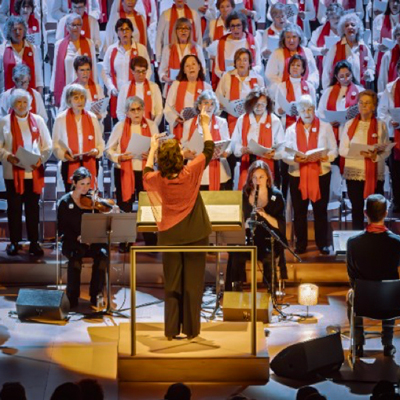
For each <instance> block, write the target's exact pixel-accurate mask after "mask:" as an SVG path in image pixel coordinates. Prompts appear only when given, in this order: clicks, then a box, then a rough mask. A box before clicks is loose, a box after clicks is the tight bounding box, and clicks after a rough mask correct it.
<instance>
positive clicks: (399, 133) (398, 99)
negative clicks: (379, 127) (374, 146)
mask: <svg viewBox="0 0 400 400" xmlns="http://www.w3.org/2000/svg"><path fill="white" fill-rule="evenodd" d="M393 103H394V106H395V108H399V107H400V85H399V80H397V82H396V83H395V84H394V88H393ZM394 141H395V142H396V145H395V147H394V150H393V154H394V159H395V160H397V161H400V129H395V130H394Z"/></svg>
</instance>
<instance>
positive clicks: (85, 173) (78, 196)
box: [57, 167, 108, 308]
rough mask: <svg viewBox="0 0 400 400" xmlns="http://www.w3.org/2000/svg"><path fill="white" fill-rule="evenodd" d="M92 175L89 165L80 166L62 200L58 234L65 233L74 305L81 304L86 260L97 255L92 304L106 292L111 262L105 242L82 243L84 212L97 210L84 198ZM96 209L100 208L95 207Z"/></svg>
mask: <svg viewBox="0 0 400 400" xmlns="http://www.w3.org/2000/svg"><path fill="white" fill-rule="evenodd" d="M91 178H92V176H91V174H90V172H89V170H88V169H86V168H85V167H79V168H78V169H76V170H75V171H74V173H73V175H72V177H71V179H72V191H71V192H68V193H66V194H65V195H64V196H63V197H62V198H61V199H60V201H59V203H58V209H57V220H58V234H59V235H60V236H62V242H63V245H62V253H63V254H64V256H65V257H67V258H68V272H67V297H68V299H69V302H70V305H71V308H75V307H77V306H78V299H79V296H80V285H81V270H82V259H83V258H84V257H91V258H93V266H92V278H91V280H90V288H89V295H90V303H91V304H92V305H96V301H97V299H96V298H97V295H98V294H99V293H102V291H103V287H104V281H105V271H106V268H107V262H108V253H107V247H106V245H105V244H97V243H95V244H90V245H89V244H85V243H82V242H81V224H82V215H83V214H85V213H88V212H90V213H91V212H93V210H92V209H90V208H87V207H86V206H85V205H84V204H83V200H82V197H85V195H87V194H88V192H89V189H90V182H91ZM95 211H96V210H95Z"/></svg>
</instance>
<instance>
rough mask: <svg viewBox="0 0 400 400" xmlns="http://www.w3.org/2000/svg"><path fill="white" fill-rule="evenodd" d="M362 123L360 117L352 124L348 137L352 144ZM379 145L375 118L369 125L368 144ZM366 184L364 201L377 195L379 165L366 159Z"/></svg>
mask: <svg viewBox="0 0 400 400" xmlns="http://www.w3.org/2000/svg"><path fill="white" fill-rule="evenodd" d="M359 122H360V115H357V117H355V118H354V120H353V122H352V124H351V125H350V127H349V131H348V132H347V135H348V137H349V140H350V142H351V141H352V139H353V137H354V134H355V133H356V130H357V126H358V123H359ZM376 143H378V121H377V119H376V118H375V117H374V116H373V117H372V119H371V122H370V124H369V129H368V138H367V144H369V145H372V144H376ZM364 162H365V184H364V199H366V198H367V197H368V196H369V195H370V194H374V193H375V188H376V181H377V172H378V169H377V163H374V162H373V161H372V160H371V159H370V158H365V159H364Z"/></svg>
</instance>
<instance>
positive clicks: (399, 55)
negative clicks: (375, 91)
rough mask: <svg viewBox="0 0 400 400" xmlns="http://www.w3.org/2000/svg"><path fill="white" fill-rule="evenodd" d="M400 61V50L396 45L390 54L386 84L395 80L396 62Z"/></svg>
mask: <svg viewBox="0 0 400 400" xmlns="http://www.w3.org/2000/svg"><path fill="white" fill-rule="evenodd" d="M399 59H400V48H399V46H398V45H397V44H396V46H394V47H393V49H392V50H391V52H390V64H389V71H388V81H387V83H390V82H393V81H395V80H396V79H397V68H396V65H397V61H399Z"/></svg>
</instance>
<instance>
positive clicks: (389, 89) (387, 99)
mask: <svg viewBox="0 0 400 400" xmlns="http://www.w3.org/2000/svg"><path fill="white" fill-rule="evenodd" d="M398 81H399V78H397V79H396V80H395V81H393V82H390V83H389V84H387V85H386V89H385V90H384V91H383V93H382V96H381V98H380V99H379V104H378V118H379V119H381V120H382V121H385V122H386V127H387V128H388V131H389V137H390V138H393V137H394V128H393V126H392V124H391V121H392V116H391V115H390V113H389V110H390V109H393V108H395V106H394V90H395V87H396V86H395V84H396V82H398ZM399 85H400V84H399ZM398 90H400V86H399V87H398Z"/></svg>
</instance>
